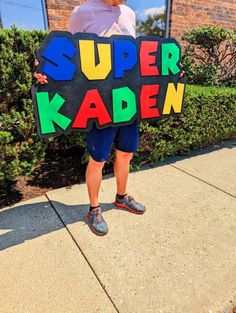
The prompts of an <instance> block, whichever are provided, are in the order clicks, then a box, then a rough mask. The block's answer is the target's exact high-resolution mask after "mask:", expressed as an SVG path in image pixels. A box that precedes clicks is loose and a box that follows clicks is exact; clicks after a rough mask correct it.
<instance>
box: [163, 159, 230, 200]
mask: <svg viewBox="0 0 236 313" xmlns="http://www.w3.org/2000/svg"><path fill="white" fill-rule="evenodd" d="M164 163H166V164H167V165H170V166H172V167H174V168H175V169H177V170H179V171H181V172H183V173H185V174H187V175H189V176H192V177H193V178H196V179H198V180H200V181H201V182H203V183H205V184H207V185H209V186H211V187H213V188H215V189H217V190H219V191H221V192H223V193H225V194H226V195H228V196H230V197H233V198H234V199H236V196H235V195H233V194H231V193H229V192H227V191H225V190H223V189H221V188H219V187H217V186H215V185H213V184H211V183H209V182H207V181H205V180H204V179H202V178H199V177H197V176H195V175H193V174H191V173H189V172H187V171H185V170H183V169H182V168H180V167H177V166H175V165H172V164H171V163H168V162H164Z"/></svg>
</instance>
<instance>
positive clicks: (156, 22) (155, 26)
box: [137, 13, 165, 37]
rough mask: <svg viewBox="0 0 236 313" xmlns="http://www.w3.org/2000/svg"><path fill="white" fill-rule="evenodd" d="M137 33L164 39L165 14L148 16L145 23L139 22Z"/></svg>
mask: <svg viewBox="0 0 236 313" xmlns="http://www.w3.org/2000/svg"><path fill="white" fill-rule="evenodd" d="M137 32H138V34H141V35H146V36H158V37H164V32H165V13H162V14H154V15H148V16H147V19H146V20H145V21H142V20H138V21H137Z"/></svg>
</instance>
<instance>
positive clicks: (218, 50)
mask: <svg viewBox="0 0 236 313" xmlns="http://www.w3.org/2000/svg"><path fill="white" fill-rule="evenodd" d="M183 40H185V41H187V42H188V45H187V46H186V47H185V52H184V57H183V64H184V67H185V70H186V72H187V73H188V78H189V79H188V81H189V83H192V84H199V85H229V86H230V85H231V86H233V85H236V29H234V30H232V31H230V30H228V29H226V28H224V27H221V26H213V25H210V26H203V27H199V28H196V29H192V30H189V31H187V32H185V34H184V36H183Z"/></svg>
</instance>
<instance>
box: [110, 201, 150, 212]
mask: <svg viewBox="0 0 236 313" xmlns="http://www.w3.org/2000/svg"><path fill="white" fill-rule="evenodd" d="M115 206H117V207H119V208H122V209H127V210H128V211H130V212H132V213H134V214H139V215H141V214H143V213H144V212H145V211H143V212H138V211H135V210H133V209H131V208H130V207H128V206H127V205H125V204H121V203H119V202H115Z"/></svg>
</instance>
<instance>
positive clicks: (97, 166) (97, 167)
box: [88, 157, 105, 170]
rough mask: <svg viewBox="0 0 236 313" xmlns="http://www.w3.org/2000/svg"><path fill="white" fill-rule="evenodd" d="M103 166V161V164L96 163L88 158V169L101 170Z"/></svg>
mask: <svg viewBox="0 0 236 313" xmlns="http://www.w3.org/2000/svg"><path fill="white" fill-rule="evenodd" d="M104 165H105V161H103V162H98V161H95V160H94V159H93V158H91V157H90V158H89V164H88V166H89V167H90V168H92V169H93V170H102V169H103V167H104Z"/></svg>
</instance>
